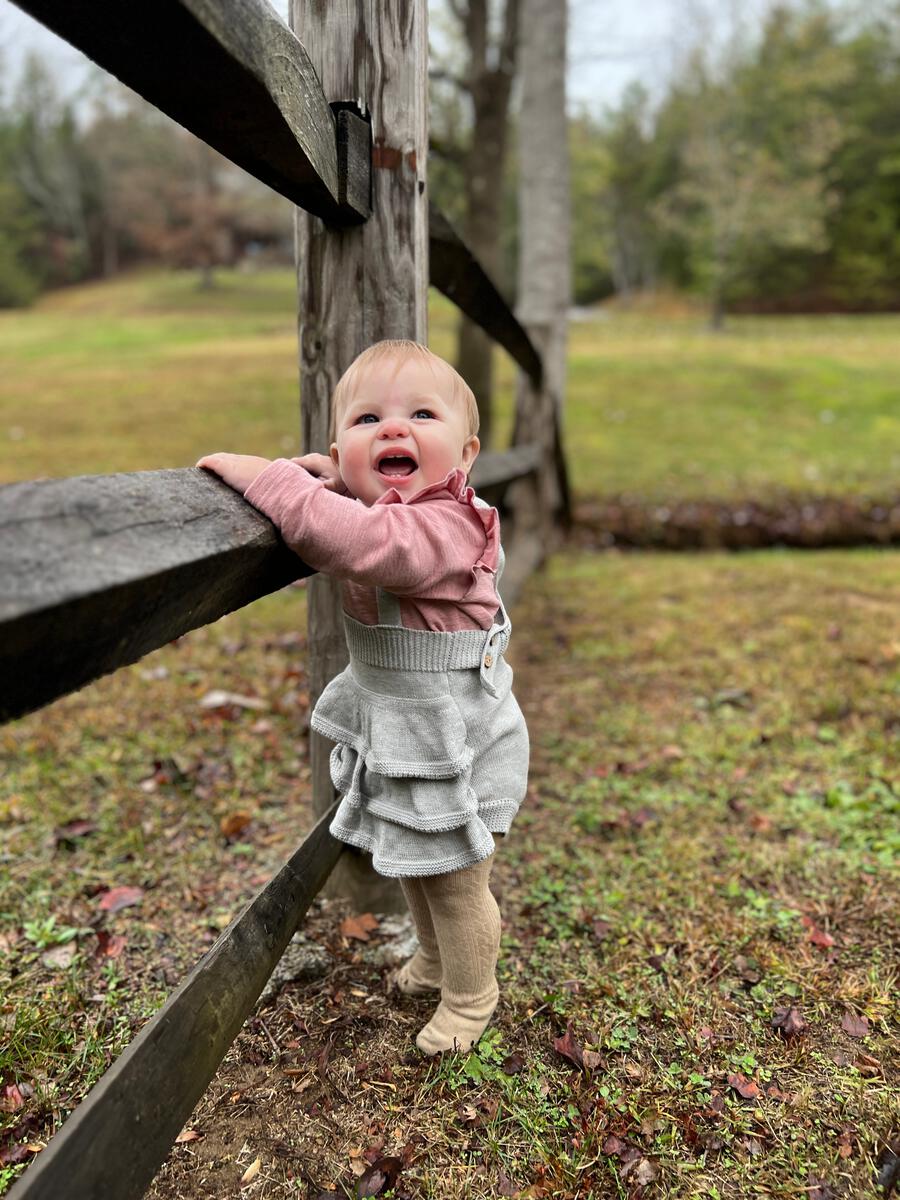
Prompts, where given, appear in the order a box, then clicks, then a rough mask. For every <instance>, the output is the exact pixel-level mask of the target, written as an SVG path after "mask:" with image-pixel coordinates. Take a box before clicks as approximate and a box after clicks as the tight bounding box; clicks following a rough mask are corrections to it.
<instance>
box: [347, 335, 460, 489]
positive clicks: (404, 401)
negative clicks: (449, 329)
mask: <svg viewBox="0 0 900 1200" xmlns="http://www.w3.org/2000/svg"><path fill="white" fill-rule="evenodd" d="M477 454H478V438H477V437H475V436H474V435H470V434H469V433H468V432H467V421H466V413H465V410H464V406H463V405H462V403H460V402H459V401H457V400H455V399H453V398H452V397H451V396H450V395H449V394H448V389H446V388H445V387H444V386H443V381H442V380H441V378H440V372H439V371H435V370H432V369H431V368H430V367H429V365H428V364H427V363H425V362H421V361H419V360H417V359H405V360H402V361H401V362H399V363H398V362H397V360H396V359H385V360H383V361H381V362H378V363H375V364H373V365H372V367H371V368H370V369H369V370H368V371H365V372H363V374H362V375H361V376H360V378H359V379H358V381H357V384H356V388H355V391H354V393H353V395H351V396H350V398H349V399H348V401H347V403H346V404H345V405H344V407H343V409H342V410H341V411H340V412H339V413H338V414H337V441H336V442H335V443H334V445H333V446H332V447H331V457H332V459H333V460H334V462H335V464H336V465H337V468H338V470H339V471H340V473H341V478H342V479H343V481H344V483H345V485H346V487H347V489H348V490H349V491H350V492H351V493H352V494H353V495H354V496H356V497H358V498H359V499H360V500H362V501H363V503H364V504H374V503H375V501H376V500H377V499H378V497H379V496H383V495H384V493H385V492H387V491H389V490H390V489H391V488H396V489H397V491H398V492H399V493H400V494H401V496H404V497H408V496H413V495H415V493H416V492H419V491H421V490H422V488H424V487H428V485H429V484H432V483H439V482H440V481H441V480H442V479H444V478H445V476H446V475H447V474H448V472H450V471H452V470H453V469H454V468H455V467H461V468H462V469H463V470H464V471H465V472H466V473H468V471H469V469H470V468H471V466H472V463H473V462H474V461H475V456H476V455H477Z"/></svg>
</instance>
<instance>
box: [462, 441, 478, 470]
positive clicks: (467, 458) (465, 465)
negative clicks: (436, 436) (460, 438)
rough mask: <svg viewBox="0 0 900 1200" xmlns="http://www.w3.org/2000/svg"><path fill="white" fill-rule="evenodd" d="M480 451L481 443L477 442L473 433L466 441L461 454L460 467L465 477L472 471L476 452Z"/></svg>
mask: <svg viewBox="0 0 900 1200" xmlns="http://www.w3.org/2000/svg"><path fill="white" fill-rule="evenodd" d="M480 449H481V442H479V440H478V438H477V437H476V436H475V434H474V433H473V434H472V436H471V437H470V438H467V439H466V442H465V445H464V446H463V452H462V464H461V465H462V469H463V470H464V471H465V473H466V474H467V475H468V474H469V472H470V471H471V470H472V464H473V463H474V462H475V459H476V458H477V457H478V451H479V450H480Z"/></svg>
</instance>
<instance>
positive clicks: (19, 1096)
mask: <svg viewBox="0 0 900 1200" xmlns="http://www.w3.org/2000/svg"><path fill="white" fill-rule="evenodd" d="M25 1099H26V1097H25V1095H24V1093H23V1090H22V1089H21V1088H20V1087H19V1085H18V1084H17V1083H8V1084H7V1085H6V1087H4V1088H0V1112H8V1113H13V1112H18V1111H19V1109H20V1108H21V1107H22V1105H23V1104H24V1103H25Z"/></svg>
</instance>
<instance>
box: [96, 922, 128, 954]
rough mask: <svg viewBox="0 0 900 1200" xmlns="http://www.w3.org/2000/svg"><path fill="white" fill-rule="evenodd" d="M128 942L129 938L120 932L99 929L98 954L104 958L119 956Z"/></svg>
mask: <svg viewBox="0 0 900 1200" xmlns="http://www.w3.org/2000/svg"><path fill="white" fill-rule="evenodd" d="M127 944H128V939H127V938H125V937H123V936H122V935H121V934H119V933H115V934H113V933H108V932H107V931H106V930H105V929H98V930H97V951H96V952H97V954H100V955H102V956H103V957H104V958H118V957H119V955H120V954H121V953H122V951H123V950H124V949H125V947H126V945H127Z"/></svg>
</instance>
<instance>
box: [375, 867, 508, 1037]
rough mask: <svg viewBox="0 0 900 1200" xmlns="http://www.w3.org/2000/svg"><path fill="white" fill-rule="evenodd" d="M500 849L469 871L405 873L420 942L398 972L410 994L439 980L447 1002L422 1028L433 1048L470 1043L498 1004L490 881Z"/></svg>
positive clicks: (496, 914) (496, 930)
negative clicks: (433, 873)
mask: <svg viewBox="0 0 900 1200" xmlns="http://www.w3.org/2000/svg"><path fill="white" fill-rule="evenodd" d="M492 865H493V855H491V856H490V857H489V858H486V859H483V860H482V861H481V862H479V863H475V865H474V866H471V867H466V868H465V869H464V870H462V871H450V872H448V873H447V874H445V875H422V876H419V877H417V878H414V879H413V878H406V879H401V881H400V883H401V887H402V888H403V894H404V896H405V897H406V901H407V904H408V905H409V909H410V912H411V913H412V915H413V920H414V921H415V923H416V931H417V932H418V935H419V949H418V950H417V951H416V953H415V954H414V955H413V957H412V958H411V959H410V960H409V962H408V963H406V964H405V965H404V966H403V967H402V968H401V969H400V971H399V972H398V975H397V986H398V987H399V988H400V990H401V991H402V992H406V993H407V995H422V994H423V993H424V992H426V991H428V990H430V989H433V988H436V987H440V989H441V1002H440V1004H439V1005H438V1006H437V1009H436V1010H435V1013H434V1015H433V1016H432V1018H431V1020H430V1021H429V1022H428V1024H427V1025H426V1026H425V1028H424V1029H422V1030H421V1031H420V1032H419V1035H418V1037H417V1038H416V1045H417V1046H418V1047H419V1049H420V1050H424V1051H425V1053H426V1054H437V1052H438V1051H439V1050H459V1049H462V1050H468V1049H469V1047H470V1046H472V1045H474V1044H475V1042H477V1041H478V1039H479V1038H480V1037H481V1035H482V1033H484V1031H485V1029H486V1028H487V1025H488V1022H489V1021H490V1019H491V1014H492V1013H493V1011H494V1009H495V1008H496V1006H497V997H498V987H497V977H496V974H495V972H496V969H497V955H498V952H499V949H500V910H499V909H498V907H497V901H496V900H495V899H494V897H493V896H492V895H491V891H490V888H489V886H488V884H489V880H490V875H491V866H492Z"/></svg>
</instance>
